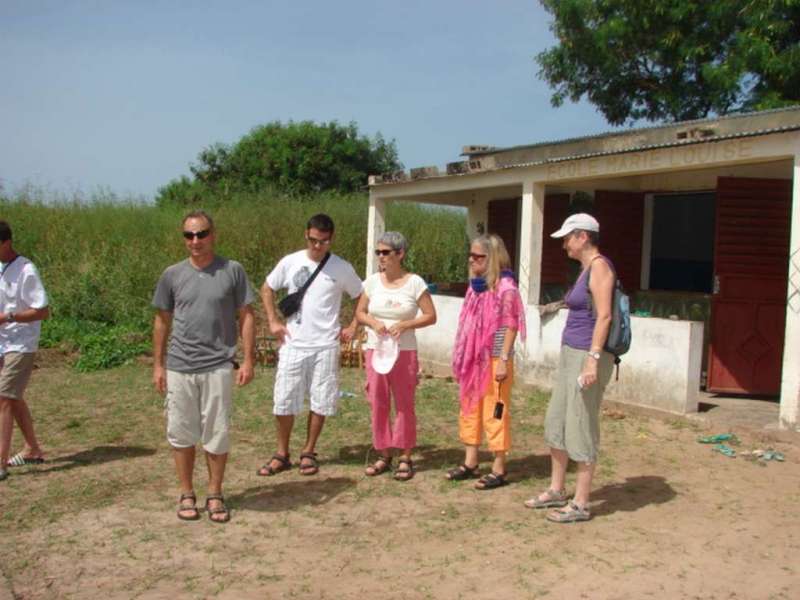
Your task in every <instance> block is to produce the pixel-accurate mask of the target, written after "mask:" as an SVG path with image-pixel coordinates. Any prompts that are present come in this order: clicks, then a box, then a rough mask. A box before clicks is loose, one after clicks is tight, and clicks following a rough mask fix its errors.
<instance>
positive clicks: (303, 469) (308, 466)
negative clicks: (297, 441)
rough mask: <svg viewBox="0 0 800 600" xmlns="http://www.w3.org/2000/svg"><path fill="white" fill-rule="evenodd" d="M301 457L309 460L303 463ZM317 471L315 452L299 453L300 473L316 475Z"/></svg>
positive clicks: (317, 464)
mask: <svg viewBox="0 0 800 600" xmlns="http://www.w3.org/2000/svg"><path fill="white" fill-rule="evenodd" d="M303 459H305V460H307V461H309V462H307V463H305V464H303ZM317 473H319V463H318V462H317V453H316V452H303V453H302V454H301V455H300V475H316V474H317Z"/></svg>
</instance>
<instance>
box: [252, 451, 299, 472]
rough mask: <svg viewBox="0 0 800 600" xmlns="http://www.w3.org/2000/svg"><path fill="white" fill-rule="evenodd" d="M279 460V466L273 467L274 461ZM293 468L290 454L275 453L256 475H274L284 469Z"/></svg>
mask: <svg viewBox="0 0 800 600" xmlns="http://www.w3.org/2000/svg"><path fill="white" fill-rule="evenodd" d="M273 460H277V461H278V463H279V464H278V466H277V467H273V466H272V464H271V463H272V461H273ZM291 468H292V462H291V461H290V460H289V455H288V454H287V455H286V456H281V455H280V454H273V455H272V458H270V459H269V462H268V463H264V464H263V465H262V466H261V468H260V469H259V470H258V471H256V475H258V476H260V477H272V476H273V475H277V474H278V473H281V472H283V471H288V470H289V469H291Z"/></svg>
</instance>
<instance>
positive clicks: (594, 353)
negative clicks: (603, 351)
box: [587, 350, 600, 360]
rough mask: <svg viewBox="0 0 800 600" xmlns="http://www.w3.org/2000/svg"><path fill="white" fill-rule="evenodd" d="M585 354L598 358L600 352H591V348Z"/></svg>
mask: <svg viewBox="0 0 800 600" xmlns="http://www.w3.org/2000/svg"><path fill="white" fill-rule="evenodd" d="M587 354H588V355H589V356H591V357H592V358H593V359H595V360H600V353H599V352H592V351H591V350H589V352H587Z"/></svg>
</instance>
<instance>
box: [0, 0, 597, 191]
mask: <svg viewBox="0 0 800 600" xmlns="http://www.w3.org/2000/svg"><path fill="white" fill-rule="evenodd" d="M548 24H549V15H548V14H547V13H546V12H545V11H544V10H543V9H542V7H541V5H540V4H539V3H538V2H537V1H536V0H531V1H527V2H526V1H521V0H520V1H517V0H513V1H512V0H494V1H493V2H486V1H485V0H483V1H475V0H435V1H431V0H428V1H421V0H420V1H418V0H405V1H403V2H383V1H375V0H372V1H350V0H339V1H338V2H331V1H330V0H328V1H303V0H294V1H293V2H289V1H286V0H283V1H281V2H272V1H261V2H243V1H242V2H240V1H229V2H193V3H192V2H157V1H151V0H139V1H136V2H134V1H130V2H114V1H111V0H108V1H88V0H86V1H78V0H75V1H57V0H50V1H43V0H40V1H37V0H3V1H2V3H0V77H1V78H2V79H0V82H1V83H2V85H0V180H2V182H3V184H4V186H5V188H6V190H7V191H14V190H15V189H18V188H19V187H20V186H22V185H25V184H32V185H34V186H37V187H41V188H45V189H47V190H53V191H57V192H60V193H66V194H71V193H74V192H76V191H79V192H83V193H91V192H92V191H94V190H96V189H97V188H99V187H102V188H106V189H110V190H112V191H114V192H115V193H117V194H119V195H122V196H127V195H131V194H132V195H137V196H143V197H147V198H152V196H153V195H154V194H155V192H156V190H157V189H158V187H159V186H161V185H164V184H165V183H167V182H168V181H169V180H171V179H173V178H175V177H178V176H180V175H182V174H188V172H189V169H188V167H189V164H190V163H191V162H192V161H194V160H195V159H196V157H197V154H198V153H199V152H200V150H201V149H202V148H204V147H205V146H208V145H210V144H212V143H215V142H223V143H232V142H235V141H236V140H238V139H239V138H240V137H241V136H242V135H244V134H246V133H247V132H248V131H249V130H250V129H251V128H252V127H254V126H256V125H259V124H263V123H267V122H269V121H273V120H282V121H288V120H290V119H294V120H303V119H312V120H315V121H329V120H333V119H335V120H338V121H340V122H343V123H346V122H350V121H355V122H356V123H358V126H359V129H360V131H361V132H362V133H365V134H368V135H374V134H375V133H377V132H381V133H382V134H383V135H384V137H386V138H387V139H392V138H393V139H395V141H396V143H397V148H398V151H399V154H400V159H401V161H402V162H403V163H404V164H405V166H406V167H407V168H410V167H417V166H424V165H434V164H435V165H439V166H442V165H444V164H445V163H446V162H449V161H452V160H457V159H458V154H459V152H460V149H461V146H463V145H465V144H493V145H499V146H508V145H515V144H524V143H532V142H538V141H546V140H553V139H561V138H565V137H572V136H576V135H588V134H592V133H598V132H601V131H607V130H610V129H611V127H610V126H608V124H607V123H606V122H605V120H604V119H603V117H602V116H601V115H600V114H599V113H597V111H596V110H595V109H594V108H593V107H592V106H591V105H589V104H588V103H579V104H568V105H565V106H563V107H561V108H559V109H555V108H552V107H551V106H550V89H549V88H548V87H547V85H546V84H545V83H544V82H543V81H541V80H539V79H538V77H537V76H536V73H537V71H538V67H537V65H536V63H535V62H534V56H535V55H536V54H537V53H538V52H539V51H541V50H543V49H545V48H547V47H549V46H551V45H553V43H554V39H553V36H552V34H551V33H550V31H549V29H548Z"/></svg>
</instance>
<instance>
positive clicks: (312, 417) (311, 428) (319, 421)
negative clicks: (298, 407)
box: [303, 410, 325, 452]
mask: <svg viewBox="0 0 800 600" xmlns="http://www.w3.org/2000/svg"><path fill="white" fill-rule="evenodd" d="M323 425H325V416H324V415H318V414H317V413H315V412H314V411H313V410H311V411H309V412H308V424H307V427H306V445H305V446H303V452H314V448H316V446H317V440H318V439H319V434H320V433H322V427H323Z"/></svg>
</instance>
